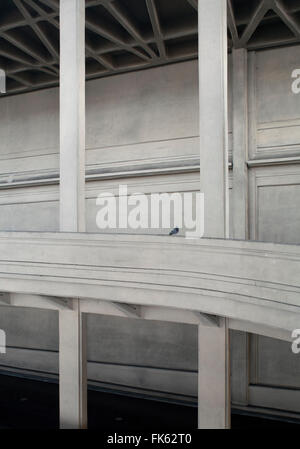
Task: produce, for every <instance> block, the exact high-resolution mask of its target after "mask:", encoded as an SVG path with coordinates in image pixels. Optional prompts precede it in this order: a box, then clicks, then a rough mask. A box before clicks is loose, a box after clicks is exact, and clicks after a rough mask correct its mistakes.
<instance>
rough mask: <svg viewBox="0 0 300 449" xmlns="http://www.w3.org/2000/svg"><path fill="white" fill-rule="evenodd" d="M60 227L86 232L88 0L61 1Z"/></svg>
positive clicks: (62, 229) (64, 229)
mask: <svg viewBox="0 0 300 449" xmlns="http://www.w3.org/2000/svg"><path fill="white" fill-rule="evenodd" d="M60 229H61V231H64V232H85V1H84V0H64V1H62V2H60Z"/></svg>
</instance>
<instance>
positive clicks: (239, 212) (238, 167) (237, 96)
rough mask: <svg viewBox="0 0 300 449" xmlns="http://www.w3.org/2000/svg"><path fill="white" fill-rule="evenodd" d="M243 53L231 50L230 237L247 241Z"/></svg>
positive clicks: (245, 83) (245, 76)
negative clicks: (231, 144) (231, 169)
mask: <svg viewBox="0 0 300 449" xmlns="http://www.w3.org/2000/svg"><path fill="white" fill-rule="evenodd" d="M247 79H248V76H247V50H245V49H244V48H239V49H237V50H236V49H233V50H232V85H233V93H232V97H233V120H232V121H233V129H232V131H233V220H232V221H233V236H234V238H235V239H241V240H246V239H247V238H248V168H247V159H248V82H247Z"/></svg>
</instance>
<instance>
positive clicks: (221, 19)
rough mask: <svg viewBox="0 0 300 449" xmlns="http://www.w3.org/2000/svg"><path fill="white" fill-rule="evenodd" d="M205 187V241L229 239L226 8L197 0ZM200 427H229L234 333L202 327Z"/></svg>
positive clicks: (221, 1) (223, 324)
mask: <svg viewBox="0 0 300 449" xmlns="http://www.w3.org/2000/svg"><path fill="white" fill-rule="evenodd" d="M198 34H199V133H200V137H199V139H200V188H201V192H203V193H204V210H205V215H204V223H205V230H204V236H205V237H216V238H228V236H229V213H228V210H229V209H228V118H227V108H228V106H227V104H228V99H227V82H228V81H227V77H228V71H227V4H226V0H199V1H198ZM198 363H199V368H198V369H199V382H198V387H199V388H198V391H199V404H198V410H199V414H198V416H199V428H200V429H222V428H228V427H230V389H229V333H228V326H227V321H226V319H223V318H222V319H220V326H219V327H204V326H203V325H200V326H199V361H198Z"/></svg>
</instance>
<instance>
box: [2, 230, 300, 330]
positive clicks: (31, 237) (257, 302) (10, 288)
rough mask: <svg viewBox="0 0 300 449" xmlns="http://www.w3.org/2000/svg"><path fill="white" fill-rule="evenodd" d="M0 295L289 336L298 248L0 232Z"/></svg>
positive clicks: (299, 303)
mask: <svg viewBox="0 0 300 449" xmlns="http://www.w3.org/2000/svg"><path fill="white" fill-rule="evenodd" d="M0 290H1V291H3V292H11V293H12V292H14V293H25V294H36V295H49V296H53V297H61V298H62V297H65V298H67V297H79V298H90V299H102V300H104V301H114V302H119V303H127V304H136V305H143V306H160V307H169V308H175V309H182V310H183V309H184V310H191V311H198V312H203V313H206V314H213V315H219V316H225V317H228V318H231V319H237V320H245V321H248V322H251V323H257V324H260V325H265V326H271V327H277V328H281V329H286V330H292V329H295V328H299V327H300V246H298V245H279V244H272V243H259V242H246V241H233V240H215V239H199V240H187V239H184V238H180V237H155V236H145V235H142V236H140V235H111V234H105V235H104V234H79V233H78V234H72V233H70V234H69V233H30V232H26V233H17V232H1V233H0Z"/></svg>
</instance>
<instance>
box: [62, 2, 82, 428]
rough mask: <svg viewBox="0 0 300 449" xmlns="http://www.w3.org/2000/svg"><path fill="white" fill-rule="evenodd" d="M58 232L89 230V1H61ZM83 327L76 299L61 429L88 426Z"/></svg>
mask: <svg viewBox="0 0 300 449" xmlns="http://www.w3.org/2000/svg"><path fill="white" fill-rule="evenodd" d="M60 230H61V231H62V232H85V0H63V1H61V2H60ZM85 327H86V326H85V316H84V315H83V314H82V313H81V310H80V301H79V299H73V309H72V310H63V311H60V312H59V376H60V426H61V428H67V429H74V428H85V427H87V380H86V363H87V362H86V350H85V346H86V330H85Z"/></svg>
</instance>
